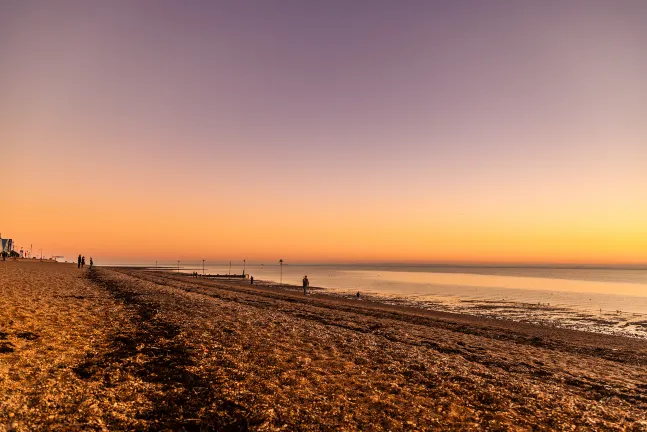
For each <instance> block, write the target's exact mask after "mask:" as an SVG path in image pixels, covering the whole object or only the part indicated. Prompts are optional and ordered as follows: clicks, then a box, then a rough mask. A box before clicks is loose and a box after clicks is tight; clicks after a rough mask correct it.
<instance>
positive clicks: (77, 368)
mask: <svg viewBox="0 0 647 432" xmlns="http://www.w3.org/2000/svg"><path fill="white" fill-rule="evenodd" d="M0 284H1V285H0V286H1V293H0V294H1V295H0V431H10V430H16V431H31V430H61V431H63V430H66V431H67V430H106V431H108V430H110V431H113V430H348V431H350V430H438V429H449V430H647V414H646V413H647V395H646V393H647V342H646V341H644V340H640V339H630V338H623V337H618V336H607V335H600V334H592V333H585V332H578V331H572V330H564V329H558V328H553V327H543V326H537V325H532V324H523V323H515V322H511V321H505V320H493V319H488V318H483V317H476V316H469V315H459V314H451V313H443V312H435V311H426V310H420V309H413V308H408V307H403V306H392V305H386V304H381V303H377V302H372V301H366V300H356V299H347V298H341V297H339V296H328V295H325V293H323V292H321V291H316V292H315V293H313V294H312V295H308V296H304V295H303V293H302V292H300V290H299V289H298V288H296V287H295V288H292V289H290V288H287V289H286V288H285V287H276V286H274V287H272V286H251V285H249V284H248V282H247V283H243V282H226V281H214V280H204V279H192V278H188V277H186V276H180V275H174V274H172V273H163V272H148V271H142V270H135V269H108V268H95V269H93V270H92V271H90V270H88V269H87V268H86V269H85V270H79V269H77V268H76V265H71V264H57V263H51V262H48V263H44V262H43V263H41V262H38V261H36V262H33V261H26V260H23V261H15V262H14V261H8V262H2V263H0Z"/></svg>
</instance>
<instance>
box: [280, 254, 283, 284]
mask: <svg viewBox="0 0 647 432" xmlns="http://www.w3.org/2000/svg"><path fill="white" fill-rule="evenodd" d="M279 265H280V266H281V285H283V260H282V259H280V260H279Z"/></svg>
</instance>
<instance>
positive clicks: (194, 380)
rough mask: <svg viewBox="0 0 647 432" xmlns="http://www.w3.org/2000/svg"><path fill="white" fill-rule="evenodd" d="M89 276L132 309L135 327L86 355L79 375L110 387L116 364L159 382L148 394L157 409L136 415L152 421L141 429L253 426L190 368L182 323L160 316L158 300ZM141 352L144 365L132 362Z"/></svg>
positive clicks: (240, 410)
mask: <svg viewBox="0 0 647 432" xmlns="http://www.w3.org/2000/svg"><path fill="white" fill-rule="evenodd" d="M87 278H88V279H89V280H90V281H91V282H92V283H93V284H95V285H96V286H98V287H100V288H101V289H103V290H105V291H106V292H107V293H109V294H110V296H111V297H112V298H114V299H115V300H117V301H119V302H121V303H123V305H125V306H126V308H127V309H128V310H130V311H131V312H132V318H130V319H131V323H132V324H133V325H134V327H135V328H136V329H137V330H136V331H126V332H122V333H120V334H116V335H114V336H113V337H112V340H111V349H110V350H109V351H107V352H105V353H103V354H101V355H100V356H97V357H95V356H88V357H87V358H86V360H85V361H83V362H82V363H81V364H79V365H77V366H76V367H75V368H73V371H74V372H75V373H76V374H77V375H78V376H79V377H80V378H82V379H85V380H90V379H95V380H101V381H102V382H103V384H104V385H106V386H110V385H111V383H110V378H109V376H108V374H107V373H106V372H105V371H106V370H107V366H110V367H114V364H117V365H118V367H119V368H122V369H127V370H128V371H129V372H131V373H133V374H134V375H135V376H137V377H138V378H140V379H142V380H143V381H145V382H149V383H155V384H159V385H160V386H161V388H162V390H163V394H164V397H159V396H154V395H147V396H148V397H149V399H151V401H152V402H153V406H154V408H153V409H151V410H148V411H145V412H141V413H140V414H139V416H138V417H139V418H140V419H142V420H145V421H147V424H148V426H147V427H145V428H143V430H160V429H163V430H180V431H203V430H219V431H220V430H221V431H246V430H248V429H249V427H250V421H251V423H252V424H253V420H251V419H252V415H251V413H249V412H247V411H246V410H245V408H244V407H242V406H240V405H238V404H237V403H235V402H234V401H230V400H228V399H226V398H224V397H223V396H222V394H220V393H219V392H218V391H217V389H215V388H214V387H213V383H212V381H211V380H207V379H205V378H203V377H201V376H199V375H197V374H195V373H192V372H190V371H188V370H187V369H186V368H187V366H192V365H194V364H195V363H194V360H193V359H192V353H191V349H190V348H189V347H188V346H186V345H185V344H184V343H182V342H181V341H180V339H179V338H177V337H176V336H178V334H179V331H180V329H179V327H178V326H177V325H175V324H172V323H168V322H166V321H164V320H162V319H161V318H160V317H159V316H158V314H157V313H156V310H157V309H158V306H159V305H156V304H153V303H149V302H145V301H143V300H142V299H141V296H140V295H139V294H138V293H137V292H135V291H134V290H132V289H131V288H130V287H129V286H128V285H127V284H125V283H120V282H118V281H114V280H110V279H108V278H104V277H102V276H101V273H100V272H98V271H96V270H92V271H90V272H88V273H87ZM138 354H144V355H145V356H146V359H147V361H146V362H145V363H143V364H141V365H140V364H137V363H135V362H132V361H130V359H131V358H132V357H134V356H136V355H138ZM203 407H213V408H214V410H213V411H215V412H217V413H218V414H219V415H218V416H217V417H215V416H211V417H208V418H204V416H201V415H199V411H200V410H201V409H202V408H203ZM223 413H224V414H225V415H222V414H223ZM198 419H199V420H198ZM113 420H114V421H115V424H113V425H112V426H113V427H117V428H119V427H120V425H119V421H118V420H116V419H113Z"/></svg>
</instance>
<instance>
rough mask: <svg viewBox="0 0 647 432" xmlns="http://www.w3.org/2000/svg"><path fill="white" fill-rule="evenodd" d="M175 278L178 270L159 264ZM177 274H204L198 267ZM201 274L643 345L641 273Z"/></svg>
mask: <svg viewBox="0 0 647 432" xmlns="http://www.w3.org/2000/svg"><path fill="white" fill-rule="evenodd" d="M158 266H159V267H162V266H167V267H169V268H170V269H171V271H173V269H176V270H175V271H177V262H175V263H170V262H169V263H161V262H160V263H158ZM179 271H180V272H185V273H186V272H193V271H197V272H198V273H202V272H203V267H202V262H197V263H180V265H179ZM204 272H205V273H206V274H243V272H244V273H245V274H248V275H250V276H253V277H254V279H255V283H261V284H265V285H278V284H281V283H282V284H288V285H296V286H301V281H302V279H303V277H304V276H306V275H307V276H308V279H309V281H310V286H311V287H313V288H320V289H313V295H317V294H318V293H321V292H326V293H328V294H333V295H339V296H345V297H353V298H356V294H357V293H358V292H359V293H360V300H359V301H361V300H362V299H371V300H378V301H382V302H385V303H389V304H402V305H408V306H412V307H419V308H425V309H432V310H439V311H447V312H457V313H466V314H471V315H479V316H486V317H490V318H495V319H508V320H514V321H521V322H529V323H536V324H542V325H550V326H556V327H562V328H570V329H576V330H584V331H593V332H598V333H605V334H617V335H622V336H629V337H636V338H645V339H647V267H644V268H641V267H631V268H627V267H585V268H582V267H578V268H568V267H518V266H510V267H500V266H499V267H497V266H483V267H477V266H440V265H401V264H393V265H389V264H385V265H325V264H324V265H300V264H289V263H284V264H283V265H280V264H247V263H244V264H243V263H235V264H232V265H231V266H230V265H229V264H228V263H227V264H215V265H214V264H205V267H204Z"/></svg>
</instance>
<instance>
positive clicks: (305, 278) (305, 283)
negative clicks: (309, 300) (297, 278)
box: [303, 275, 310, 295]
mask: <svg viewBox="0 0 647 432" xmlns="http://www.w3.org/2000/svg"><path fill="white" fill-rule="evenodd" d="M309 286H310V281H309V280H308V275H305V276H304V277H303V295H306V294H307V293H308V292H307V289H308V287H309Z"/></svg>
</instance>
